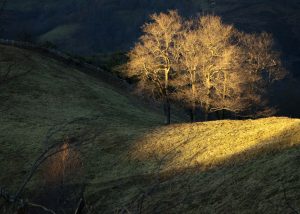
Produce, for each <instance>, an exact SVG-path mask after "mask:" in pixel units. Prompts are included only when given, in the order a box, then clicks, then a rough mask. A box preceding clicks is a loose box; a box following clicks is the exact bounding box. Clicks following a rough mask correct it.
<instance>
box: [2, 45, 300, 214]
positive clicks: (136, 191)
mask: <svg viewBox="0 0 300 214" xmlns="http://www.w3.org/2000/svg"><path fill="white" fill-rule="evenodd" d="M0 57H1V67H0V69H1V72H3V71H5V70H6V68H7V67H8V66H9V65H11V64H16V65H14V66H13V69H12V71H13V72H12V73H11V76H10V77H11V79H10V80H9V81H7V82H5V83H3V84H1V85H0V103H1V105H0V169H1V172H0V184H1V186H6V187H7V188H8V190H10V191H12V190H14V189H16V188H17V186H18V185H19V184H20V182H21V180H22V179H23V178H24V176H25V175H26V173H28V171H29V169H30V167H31V163H32V162H33V160H34V159H35V157H37V156H38V154H39V153H40V152H41V151H42V150H43V148H44V147H45V146H47V145H45V144H51V143H54V142H62V141H63V140H64V138H65V137H69V138H70V139H72V141H74V142H77V143H79V144H80V145H81V147H80V152H81V153H80V155H81V157H82V158H83V164H84V171H85V175H84V177H85V183H86V188H85V192H84V195H85V199H86V203H87V206H88V208H89V210H90V212H91V213H114V212H115V213H118V212H120V213H126V212H127V211H126V210H128V211H130V212H132V213H135V212H137V213H138V212H139V211H141V213H291V212H292V209H298V210H299V209H300V191H299V189H300V167H299V164H300V120H298V119H290V118H276V117H273V118H266V119H259V120H239V121H233V120H224V121H212V122H204V123H195V124H189V123H184V124H174V125H170V126H163V125H162V123H161V121H163V117H162V115H160V114H159V113H157V112H156V111H155V110H153V109H151V108H150V107H148V106H145V105H144V104H143V103H141V102H140V101H138V100H137V99H134V98H133V97H131V96H129V95H128V94H127V92H124V91H122V90H120V89H118V88H117V87H115V86H112V85H109V84H107V83H105V82H103V81H101V80H99V79H96V78H94V77H92V76H89V75H87V74H85V73H84V72H82V71H80V70H78V68H75V67H71V66H70V65H67V64H64V63H62V62H59V61H57V60H54V59H51V58H47V57H46V56H43V55H40V54H38V53H35V52H32V51H25V50H21V49H18V48H11V47H6V46H0ZM14 62H15V63H14ZM51 130H52V131H53V130H58V131H57V132H55V134H54V135H53V136H51V137H50V138H49V140H47V141H45V137H46V136H50V135H49V131H51ZM50 133H51V132H50ZM41 178H42V176H41V173H38V174H37V175H36V176H34V178H33V180H32V181H31V182H30V184H29V186H28V187H27V188H26V191H25V193H26V195H27V196H28V197H30V198H34V196H35V194H38V192H39V187H40V185H42V182H41ZM29 193H30V194H29Z"/></svg>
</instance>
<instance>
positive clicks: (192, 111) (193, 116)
mask: <svg viewBox="0 0 300 214" xmlns="http://www.w3.org/2000/svg"><path fill="white" fill-rule="evenodd" d="M195 121H196V105H195V103H193V105H192V108H191V123H193V122H195Z"/></svg>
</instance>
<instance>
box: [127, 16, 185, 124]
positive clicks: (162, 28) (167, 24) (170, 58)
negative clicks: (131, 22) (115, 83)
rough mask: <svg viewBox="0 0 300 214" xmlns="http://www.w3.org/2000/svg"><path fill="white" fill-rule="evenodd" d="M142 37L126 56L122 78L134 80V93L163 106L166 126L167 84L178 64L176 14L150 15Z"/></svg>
mask: <svg viewBox="0 0 300 214" xmlns="http://www.w3.org/2000/svg"><path fill="white" fill-rule="evenodd" d="M151 20H152V22H151V23H147V24H145V25H144V26H143V28H142V29H143V32H144V35H143V36H141V37H140V39H139V40H140V41H139V42H138V43H137V44H136V45H135V47H134V48H133V49H132V50H131V51H130V52H129V54H128V56H129V62H128V64H127V69H126V75H128V76H129V77H137V79H138V80H139V83H138V89H139V90H140V91H143V92H146V94H151V96H152V97H154V98H156V99H158V100H160V101H162V102H163V103H164V112H165V116H166V121H165V122H166V124H170V121H171V119H170V92H171V91H170V88H171V85H170V81H171V80H172V78H173V76H174V71H175V67H176V66H177V60H178V57H179V56H178V54H179V52H178V39H179V37H180V36H179V35H180V32H181V29H182V20H181V17H180V16H179V15H178V13H177V12H176V11H169V12H168V13H166V14H165V13H160V14H153V15H151Z"/></svg>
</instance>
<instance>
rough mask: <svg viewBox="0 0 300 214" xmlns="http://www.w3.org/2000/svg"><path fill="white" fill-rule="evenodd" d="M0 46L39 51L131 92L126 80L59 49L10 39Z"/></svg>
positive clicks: (4, 40) (3, 41)
mask: <svg viewBox="0 0 300 214" xmlns="http://www.w3.org/2000/svg"><path fill="white" fill-rule="evenodd" d="M0 44H2V45H7V46H13V47H18V48H22V49H27V50H33V51H38V52H39V53H42V54H46V55H47V56H49V57H52V58H55V59H57V60H59V61H63V62H65V63H67V64H71V65H73V66H76V67H80V68H81V70H82V71H84V72H85V73H89V74H91V75H93V76H96V77H99V78H101V79H102V80H104V81H105V82H108V83H111V84H113V85H114V86H117V87H119V88H121V89H122V90H124V89H126V90H131V87H130V85H129V84H128V83H127V82H126V81H125V80H122V79H120V78H118V77H117V76H116V75H114V74H112V73H110V72H108V71H105V70H103V69H101V68H99V67H97V66H95V65H92V64H90V63H87V62H85V61H84V60H80V59H76V58H74V57H73V56H71V55H69V54H66V53H64V52H62V51H59V50H57V49H53V48H47V47H44V46H42V45H38V44H33V43H30V42H21V41H15V40H9V39H0Z"/></svg>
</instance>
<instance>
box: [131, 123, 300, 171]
mask: <svg viewBox="0 0 300 214" xmlns="http://www.w3.org/2000/svg"><path fill="white" fill-rule="evenodd" d="M139 141H141V142H140V143H137V144H136V145H135V146H134V147H133V148H132V153H131V157H132V158H133V159H138V160H140V161H153V162H154V163H155V162H157V163H160V164H162V169H163V170H171V169H179V168H185V167H195V166H199V167H201V168H209V167H213V166H217V165H220V164H224V163H229V164H231V163H232V164H235V163H239V162H240V161H243V160H248V159H250V158H253V157H255V156H257V155H264V154H267V153H269V152H273V151H275V150H278V149H279V150H280V149H283V148H286V147H291V146H293V145H296V144H300V120H299V119H290V118H276V117H271V118H265V119H258V120H243V121H242V120H239V121H233V120H225V121H212V122H203V123H196V124H181V125H172V126H168V127H163V128H159V129H157V130H155V131H154V132H153V133H150V134H148V135H147V136H144V137H143V138H142V139H139Z"/></svg>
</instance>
